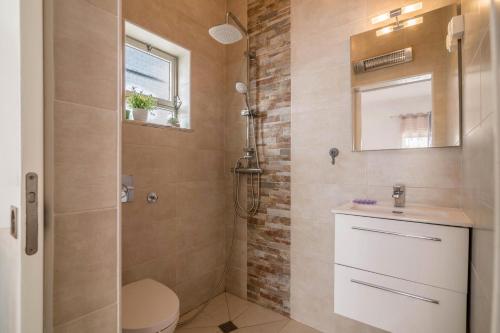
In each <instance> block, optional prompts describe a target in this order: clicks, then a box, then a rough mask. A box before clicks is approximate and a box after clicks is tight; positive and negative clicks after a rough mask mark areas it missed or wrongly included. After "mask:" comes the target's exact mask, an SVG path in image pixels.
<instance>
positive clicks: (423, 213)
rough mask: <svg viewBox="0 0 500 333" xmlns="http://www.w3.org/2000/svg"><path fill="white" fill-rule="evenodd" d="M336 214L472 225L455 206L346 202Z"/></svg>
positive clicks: (461, 225) (336, 209)
mask: <svg viewBox="0 0 500 333" xmlns="http://www.w3.org/2000/svg"><path fill="white" fill-rule="evenodd" d="M332 212H333V213H336V214H346V215H357V216H368V217H377V218H384V219H392V220H403V221H412V222H421V223H432V224H441V225H450V226H457V227H472V222H471V221H470V220H469V218H468V217H467V216H466V215H465V214H464V212H463V211H462V210H460V209H457V208H447V207H434V206H423V205H407V206H406V207H404V208H399V207H398V208H396V207H394V206H393V205H391V204H390V203H377V204H375V205H363V204H357V203H352V202H351V203H348V204H345V205H342V206H340V207H337V208H335V209H333V210H332Z"/></svg>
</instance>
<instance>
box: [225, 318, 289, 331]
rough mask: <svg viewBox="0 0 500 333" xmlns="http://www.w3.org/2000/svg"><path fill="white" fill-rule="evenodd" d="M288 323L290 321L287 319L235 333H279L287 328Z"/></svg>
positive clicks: (245, 328)
mask: <svg viewBox="0 0 500 333" xmlns="http://www.w3.org/2000/svg"><path fill="white" fill-rule="evenodd" d="M288 322H289V319H285V320H280V321H277V322H273V323H270V324H263V325H255V326H248V327H243V328H240V329H238V330H236V331H234V332H235V333H278V332H280V331H281V330H282V329H283V327H285V326H286V324H287V323H288Z"/></svg>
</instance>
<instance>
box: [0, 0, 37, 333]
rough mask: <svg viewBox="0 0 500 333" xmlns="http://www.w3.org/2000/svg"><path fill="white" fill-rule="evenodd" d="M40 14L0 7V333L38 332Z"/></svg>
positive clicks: (17, 0)
mask: <svg viewBox="0 0 500 333" xmlns="http://www.w3.org/2000/svg"><path fill="white" fill-rule="evenodd" d="M42 13H43V12H42V0H30V1H25V0H1V1H0V33H1V39H0V40H1V41H0V43H1V47H0V332H2V333H39V332H40V333H41V332H42V330H43V67H42V66H43V30H42V17H43V16H42ZM27 179H28V181H27ZM27 187H28V191H26V188H27ZM27 196H28V197H29V199H28V200H27V199H26V198H27ZM27 212H29V213H27ZM28 225H30V227H28ZM36 229H37V230H36Z"/></svg>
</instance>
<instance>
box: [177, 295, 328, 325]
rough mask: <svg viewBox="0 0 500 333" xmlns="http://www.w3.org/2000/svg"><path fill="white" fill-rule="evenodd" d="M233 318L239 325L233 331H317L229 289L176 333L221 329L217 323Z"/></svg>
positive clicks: (188, 316)
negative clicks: (240, 296)
mask: <svg viewBox="0 0 500 333" xmlns="http://www.w3.org/2000/svg"><path fill="white" fill-rule="evenodd" d="M193 312H194V310H193V311H192V312H189V313H187V314H185V315H184V316H182V317H181V321H182V320H183V319H185V318H190V316H191V315H192V314H193ZM230 320H231V321H232V322H233V323H234V324H235V325H236V326H237V327H238V329H237V330H235V331H232V333H233V332H234V333H278V332H279V333H318V331H316V330H315V329H312V328H310V327H308V326H305V325H303V324H301V323H299V322H296V321H295V320H291V319H289V318H287V317H285V316H282V315H280V314H278V313H276V312H273V311H271V310H268V309H265V308H263V307H261V306H259V305H256V304H253V303H250V302H247V301H245V300H243V299H241V298H238V297H236V296H234V295H231V294H228V293H225V294H221V295H219V296H217V297H215V298H214V299H212V300H211V301H210V302H209V304H208V305H207V307H206V308H205V309H204V310H203V312H202V313H200V315H199V316H198V317H197V318H196V319H194V320H193V321H192V322H190V323H189V324H187V325H186V326H184V327H182V328H178V329H177V330H176V331H175V333H221V332H222V331H221V330H220V329H219V328H218V326H219V325H220V324H223V323H225V322H227V321H230Z"/></svg>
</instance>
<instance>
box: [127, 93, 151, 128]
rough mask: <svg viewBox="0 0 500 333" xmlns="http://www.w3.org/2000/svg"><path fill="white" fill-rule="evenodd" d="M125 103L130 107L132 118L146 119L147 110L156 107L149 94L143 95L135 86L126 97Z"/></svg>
mask: <svg viewBox="0 0 500 333" xmlns="http://www.w3.org/2000/svg"><path fill="white" fill-rule="evenodd" d="M127 103H128V105H129V106H130V107H131V108H132V112H133V115H134V120H139V121H147V120H148V114H149V111H150V110H152V109H154V108H155V107H156V101H155V99H154V98H153V96H151V95H145V94H143V93H142V91H141V92H139V91H137V90H136V89H135V88H132V93H131V94H130V95H129V96H128V97H127Z"/></svg>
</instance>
